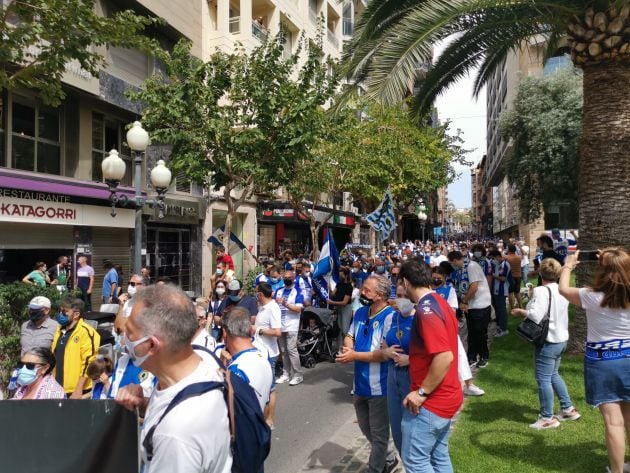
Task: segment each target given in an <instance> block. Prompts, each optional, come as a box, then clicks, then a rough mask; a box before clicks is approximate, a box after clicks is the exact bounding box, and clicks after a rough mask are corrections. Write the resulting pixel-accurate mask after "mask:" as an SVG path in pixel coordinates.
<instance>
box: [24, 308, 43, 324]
mask: <svg viewBox="0 0 630 473" xmlns="http://www.w3.org/2000/svg"><path fill="white" fill-rule="evenodd" d="M44 315H46V312H44V311H43V310H32V311H30V312H29V313H28V318H29V320H30V321H31V322H33V323H36V322H39V321H40V320H41V319H42V318H44Z"/></svg>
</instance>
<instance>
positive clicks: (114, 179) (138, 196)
mask: <svg viewBox="0 0 630 473" xmlns="http://www.w3.org/2000/svg"><path fill="white" fill-rule="evenodd" d="M127 144H128V145H129V148H130V149H131V150H132V152H133V162H134V165H135V176H134V185H135V191H136V193H135V196H134V199H133V200H130V199H129V198H128V197H127V196H126V195H124V194H123V195H117V194H116V190H117V189H118V186H119V184H120V181H121V180H122V178H123V177H124V176H125V170H126V165H125V162H124V161H123V160H122V159H121V158H120V156H118V151H116V150H115V149H113V150H111V151H110V152H109V156H107V157H106V158H105V159H104V160H103V162H102V163H101V169H102V170H103V178H104V179H105V182H106V183H107V185H108V186H109V201H110V202H111V204H112V212H111V216H112V217H115V216H116V205H120V206H121V207H126V206H127V205H131V206H132V207H135V209H136V224H135V230H134V231H135V243H134V249H133V272H134V273H139V272H140V267H141V264H142V263H141V260H142V256H141V247H142V207H143V206H144V205H148V206H150V207H151V208H153V209H154V208H158V209H159V210H160V212H159V215H158V217H159V218H163V217H164V208H165V206H166V204H165V203H164V198H165V195H166V191H167V190H168V187H169V186H170V185H171V171H170V170H169V169H168V168H167V167H166V166H165V165H164V161H162V160H159V161H158V162H157V165H156V166H155V167H154V168H153V169H152V170H151V184H152V185H153V188H154V189H155V191H156V192H157V198H156V199H145V198H143V197H142V154H143V153H144V152H145V151H146V149H147V147H148V146H149V134H148V133H147V132H146V131H145V130H144V129H143V128H142V125H141V123H140V122H134V123H133V125H132V126H131V128H130V129H129V131H128V132H127Z"/></svg>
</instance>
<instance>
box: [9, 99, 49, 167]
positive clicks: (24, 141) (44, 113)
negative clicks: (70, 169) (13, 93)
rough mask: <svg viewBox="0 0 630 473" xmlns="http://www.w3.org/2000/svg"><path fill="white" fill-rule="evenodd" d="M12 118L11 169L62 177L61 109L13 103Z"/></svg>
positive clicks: (17, 101)
mask: <svg viewBox="0 0 630 473" xmlns="http://www.w3.org/2000/svg"><path fill="white" fill-rule="evenodd" d="M35 117H37V119H36V118H35ZM11 118H12V130H11V135H10V136H11V166H12V167H14V168H15V169H23V170H25V171H35V172H43V173H47V174H61V142H60V140H61V114H60V111H59V109H54V108H50V107H44V106H41V105H39V104H34V103H31V104H27V103H23V102H20V101H19V100H13V103H12V112H11ZM0 162H2V163H4V161H0Z"/></svg>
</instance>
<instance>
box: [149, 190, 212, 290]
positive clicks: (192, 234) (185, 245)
mask: <svg viewBox="0 0 630 473" xmlns="http://www.w3.org/2000/svg"><path fill="white" fill-rule="evenodd" d="M145 215H146V217H147V218H148V221H147V225H146V238H145V241H146V244H145V248H146V252H145V255H144V256H143V264H145V265H147V266H148V267H149V268H151V275H152V277H153V278H154V280H157V279H168V280H169V281H171V282H173V283H175V284H177V285H179V286H180V287H181V288H182V289H183V290H184V291H191V292H193V293H194V294H195V295H198V294H200V293H201V281H200V278H199V277H195V275H199V274H201V237H202V226H201V224H202V218H203V215H205V209H204V208H203V204H202V203H201V202H200V201H199V200H192V199H191V200H181V199H176V198H169V197H167V199H166V209H165V211H164V217H163V218H162V219H158V218H157V217H156V216H155V212H154V211H152V210H149V209H147V213H146V214H145Z"/></svg>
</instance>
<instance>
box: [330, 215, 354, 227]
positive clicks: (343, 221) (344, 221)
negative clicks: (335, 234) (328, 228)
mask: <svg viewBox="0 0 630 473" xmlns="http://www.w3.org/2000/svg"><path fill="white" fill-rule="evenodd" d="M333 221H334V222H335V223H338V224H340V225H354V217H344V216H342V215H335V216H334V219H333Z"/></svg>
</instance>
